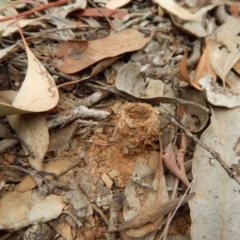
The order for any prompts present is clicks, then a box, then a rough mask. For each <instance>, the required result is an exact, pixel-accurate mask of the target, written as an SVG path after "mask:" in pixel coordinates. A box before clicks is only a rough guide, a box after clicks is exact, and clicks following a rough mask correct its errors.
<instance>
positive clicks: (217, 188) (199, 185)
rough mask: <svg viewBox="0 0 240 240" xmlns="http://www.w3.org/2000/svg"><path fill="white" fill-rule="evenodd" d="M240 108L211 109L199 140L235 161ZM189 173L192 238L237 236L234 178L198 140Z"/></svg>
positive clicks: (239, 216)
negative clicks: (192, 196) (190, 180)
mask: <svg viewBox="0 0 240 240" xmlns="http://www.w3.org/2000/svg"><path fill="white" fill-rule="evenodd" d="M239 118H240V111H239V108H234V109H226V108H222V107H221V108H220V107H219V108H217V107H214V108H213V109H212V117H211V125H210V126H209V128H208V129H207V130H206V131H205V132H204V134H203V135H202V138H201V140H202V142H203V143H204V144H206V145H207V146H209V147H210V148H213V149H214V150H215V151H217V152H218V153H219V154H220V156H221V158H222V159H223V160H224V162H225V163H226V164H227V165H228V166H231V165H232V164H237V163H238V159H239V157H238V156H237V153H236V152H235V151H234V148H235V146H236V144H237V142H238V139H239V133H240V125H239ZM192 174H193V178H194V180H193V181H194V182H193V187H192V189H191V191H192V192H195V193H196V196H195V197H194V198H193V199H192V200H190V202H189V206H190V210H191V211H190V213H191V219H192V225H191V237H192V239H231V240H238V239H239V234H238V232H239V223H240V205H239V202H240V194H239V184H238V183H237V182H235V181H234V180H233V179H232V178H231V177H230V176H229V175H228V174H227V172H226V171H225V170H224V169H223V167H222V166H221V165H220V164H219V163H218V162H217V161H216V160H215V159H213V158H212V156H211V154H210V153H209V152H207V151H206V150H205V149H203V148H202V147H201V146H200V145H198V144H197V146H196V148H195V151H194V156H193V166H192Z"/></svg>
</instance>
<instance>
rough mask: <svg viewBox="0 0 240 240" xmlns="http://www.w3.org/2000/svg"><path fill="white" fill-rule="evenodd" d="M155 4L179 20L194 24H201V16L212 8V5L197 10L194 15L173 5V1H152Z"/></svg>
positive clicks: (175, 4)
mask: <svg viewBox="0 0 240 240" xmlns="http://www.w3.org/2000/svg"><path fill="white" fill-rule="evenodd" d="M154 2H155V3H158V4H159V5H160V6H161V7H162V8H164V9H166V10H167V11H168V12H169V13H172V14H174V15H176V16H178V17H179V18H180V19H183V20H190V21H195V22H198V21H199V22H201V21H202V18H203V15H204V14H205V13H206V12H207V11H209V10H211V9H212V8H214V5H208V6H205V7H203V8H201V9H200V10H198V11H197V12H195V13H191V12H190V11H188V10H187V9H185V8H182V7H180V6H179V5H178V4H177V3H175V1H174V0H168V1H166V0H154Z"/></svg>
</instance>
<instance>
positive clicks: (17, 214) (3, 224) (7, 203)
mask: <svg viewBox="0 0 240 240" xmlns="http://www.w3.org/2000/svg"><path fill="white" fill-rule="evenodd" d="M65 205H66V204H65V203H64V202H63V201H62V197H61V196H57V195H54V194H51V195H48V196H46V197H45V198H44V199H43V198H42V196H41V195H40V194H39V193H38V191H37V190H32V191H27V192H24V193H20V192H16V191H13V192H6V193H5V194H4V196H3V197H2V198H1V199H0V209H1V211H0V229H20V228H24V227H26V226H28V225H29V224H34V223H38V222H47V221H49V220H51V219H54V218H57V217H58V216H59V215H60V214H61V213H62V209H63V207H64V206H65Z"/></svg>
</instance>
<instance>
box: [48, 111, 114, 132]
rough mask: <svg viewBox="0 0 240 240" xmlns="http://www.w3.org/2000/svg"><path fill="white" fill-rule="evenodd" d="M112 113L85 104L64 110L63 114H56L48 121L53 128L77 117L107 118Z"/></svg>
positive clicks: (49, 127)
mask: <svg viewBox="0 0 240 240" xmlns="http://www.w3.org/2000/svg"><path fill="white" fill-rule="evenodd" d="M109 115H110V113H109V112H107V111H102V110H96V109H89V108H87V107H85V106H79V107H76V108H74V109H71V110H68V111H64V112H62V113H61V114H57V115H54V116H53V117H52V118H51V119H50V120H49V121H48V122H47V127H48V129H52V128H54V127H56V126H60V125H62V124H66V123H68V122H70V121H73V120H75V119H77V118H89V117H93V118H101V119H104V118H107V117H108V116H109Z"/></svg>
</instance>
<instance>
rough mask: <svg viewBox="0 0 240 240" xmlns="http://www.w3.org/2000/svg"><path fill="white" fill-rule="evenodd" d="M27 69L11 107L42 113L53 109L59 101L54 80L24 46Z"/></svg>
mask: <svg viewBox="0 0 240 240" xmlns="http://www.w3.org/2000/svg"><path fill="white" fill-rule="evenodd" d="M25 47H26V52H27V57H28V69H27V74H26V77H25V80H24V82H23V84H22V86H21V88H20V90H19V92H18V94H17V96H16V98H15V99H14V101H13V103H12V106H13V107H15V108H19V109H22V110H25V111H31V112H43V111H47V110H50V109H52V108H54V107H55V106H56V105H57V103H58V99H59V94H58V89H57V87H56V85H55V82H54V79H53V78H52V77H51V75H50V74H49V73H48V71H47V70H46V69H45V68H44V66H43V65H42V64H41V63H40V62H39V61H38V59H37V58H36V57H35V56H34V55H33V53H32V52H31V50H30V49H29V48H28V46H26V45H25Z"/></svg>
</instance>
